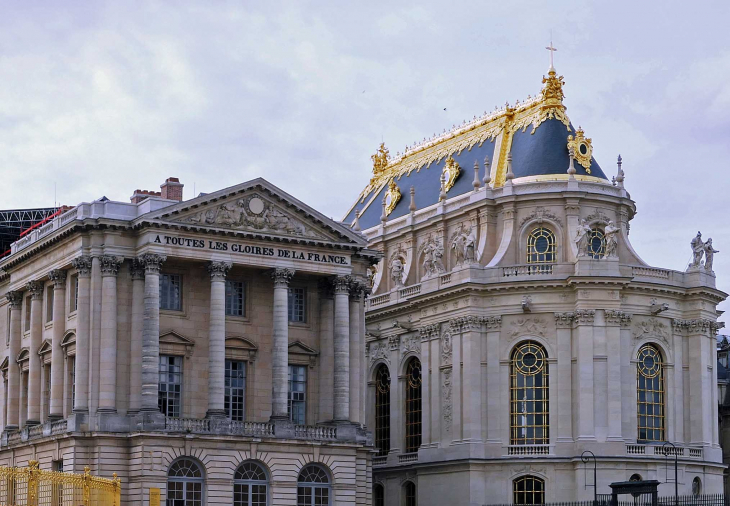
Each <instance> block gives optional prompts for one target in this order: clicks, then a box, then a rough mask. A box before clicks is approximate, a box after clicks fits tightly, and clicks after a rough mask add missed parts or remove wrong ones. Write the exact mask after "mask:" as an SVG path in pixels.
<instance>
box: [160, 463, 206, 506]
mask: <svg viewBox="0 0 730 506" xmlns="http://www.w3.org/2000/svg"><path fill="white" fill-rule="evenodd" d="M203 487H204V477H203V468H202V467H201V466H200V464H198V463H197V462H195V461H194V460H193V459H190V458H186V457H183V458H180V459H178V460H176V461H175V462H173V463H172V465H171V466H170V469H169V471H167V506H203V504H204V503H203V500H204V499H203V496H204V492H205V490H204V488H203Z"/></svg>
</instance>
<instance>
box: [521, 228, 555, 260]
mask: <svg viewBox="0 0 730 506" xmlns="http://www.w3.org/2000/svg"><path fill="white" fill-rule="evenodd" d="M556 250H557V246H556V240H555V234H554V233H553V232H552V230H550V229H549V228H545V227H539V228H536V229H535V230H533V231H532V232H530V235H529V236H527V263H528V264H552V263H555V262H556Z"/></svg>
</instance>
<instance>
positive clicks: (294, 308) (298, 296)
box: [288, 287, 307, 323]
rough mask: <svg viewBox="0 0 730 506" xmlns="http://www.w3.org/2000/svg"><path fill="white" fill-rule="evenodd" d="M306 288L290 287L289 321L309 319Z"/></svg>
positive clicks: (296, 321)
mask: <svg viewBox="0 0 730 506" xmlns="http://www.w3.org/2000/svg"><path fill="white" fill-rule="evenodd" d="M305 296H306V290H305V289H304V288H296V287H293V288H289V300H288V303H289V304H288V306H289V321H290V322H295V323H303V322H305V321H307V318H306V316H307V312H306V306H305V303H306V297H305Z"/></svg>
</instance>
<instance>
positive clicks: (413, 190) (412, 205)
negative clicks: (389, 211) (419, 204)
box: [408, 186, 416, 213]
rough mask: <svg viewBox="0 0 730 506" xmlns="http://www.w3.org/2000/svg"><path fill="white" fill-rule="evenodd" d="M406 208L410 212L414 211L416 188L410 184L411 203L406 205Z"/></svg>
mask: <svg viewBox="0 0 730 506" xmlns="http://www.w3.org/2000/svg"><path fill="white" fill-rule="evenodd" d="M408 210H409V211H410V212H412V213H415V212H416V188H415V187H413V186H411V203H410V204H409V206H408Z"/></svg>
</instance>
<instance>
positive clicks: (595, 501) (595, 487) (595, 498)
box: [580, 450, 598, 506]
mask: <svg viewBox="0 0 730 506" xmlns="http://www.w3.org/2000/svg"><path fill="white" fill-rule="evenodd" d="M590 457H593V506H598V482H597V481H596V475H597V464H596V456H595V455H594V454H593V452H592V451H590V450H584V451H583V453H581V454H580V460H581V461H583V463H584V464H587V463H588V460H589V458H590Z"/></svg>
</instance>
